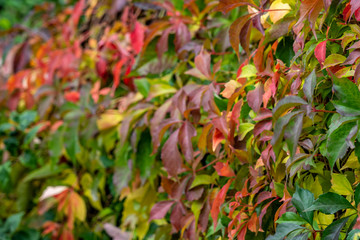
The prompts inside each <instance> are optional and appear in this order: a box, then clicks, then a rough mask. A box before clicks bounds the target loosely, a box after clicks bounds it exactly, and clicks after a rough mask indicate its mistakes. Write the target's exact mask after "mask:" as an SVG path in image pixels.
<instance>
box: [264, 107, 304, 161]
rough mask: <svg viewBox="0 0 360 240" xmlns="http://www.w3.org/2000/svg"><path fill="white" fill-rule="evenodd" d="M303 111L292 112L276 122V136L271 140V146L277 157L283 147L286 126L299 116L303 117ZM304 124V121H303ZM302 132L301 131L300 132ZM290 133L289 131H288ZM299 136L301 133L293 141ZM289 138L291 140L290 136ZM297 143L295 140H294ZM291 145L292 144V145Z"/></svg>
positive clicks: (296, 134) (297, 133)
mask: <svg viewBox="0 0 360 240" xmlns="http://www.w3.org/2000/svg"><path fill="white" fill-rule="evenodd" d="M301 113H302V112H301V111H296V112H291V113H288V114H286V115H285V116H283V117H280V118H279V119H278V120H277V121H276V122H275V127H274V136H273V138H272V140H271V144H272V146H273V149H274V152H275V155H276V156H277V155H278V154H279V151H280V149H281V146H282V140H283V136H284V133H285V128H286V126H287V125H288V124H289V123H290V121H291V120H292V119H293V118H295V117H296V116H297V115H299V114H300V115H301V117H302V116H303V115H302V114H301ZM301 122H302V121H301ZM299 131H300V132H301V129H300V130H299ZM288 132H289V131H288ZM288 135H289V134H288ZM298 135H299V132H298V131H297V132H296V133H295V134H294V137H293V138H292V139H295V137H296V136H298ZM288 137H289V138H291V136H288ZM294 141H295V140H294ZM290 144H291V143H290Z"/></svg>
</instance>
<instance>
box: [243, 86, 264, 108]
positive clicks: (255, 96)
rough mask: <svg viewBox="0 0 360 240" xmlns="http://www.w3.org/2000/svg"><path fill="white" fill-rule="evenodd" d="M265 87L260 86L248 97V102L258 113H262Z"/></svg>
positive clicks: (249, 93)
mask: <svg viewBox="0 0 360 240" xmlns="http://www.w3.org/2000/svg"><path fill="white" fill-rule="evenodd" d="M263 95H264V86H263V85H262V84H258V85H257V86H256V88H255V89H254V90H251V91H249V92H248V94H247V95H246V100H247V102H248V104H249V106H250V107H251V109H252V110H253V111H254V112H256V113H258V112H259V111H260V107H261V104H262V102H263Z"/></svg>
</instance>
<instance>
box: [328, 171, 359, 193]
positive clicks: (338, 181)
mask: <svg viewBox="0 0 360 240" xmlns="http://www.w3.org/2000/svg"><path fill="white" fill-rule="evenodd" d="M331 184H332V186H331V189H332V190H333V191H334V192H335V193H337V194H340V195H351V194H353V193H354V191H353V189H352V187H351V184H350V182H349V180H348V179H347V178H346V176H345V175H343V174H337V173H334V174H333V175H332V179H331Z"/></svg>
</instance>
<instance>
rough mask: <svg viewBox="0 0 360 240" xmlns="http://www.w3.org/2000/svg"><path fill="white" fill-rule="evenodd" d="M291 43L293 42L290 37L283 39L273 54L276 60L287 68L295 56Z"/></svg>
mask: <svg viewBox="0 0 360 240" xmlns="http://www.w3.org/2000/svg"><path fill="white" fill-rule="evenodd" d="M293 43H294V41H293V38H292V37H284V38H283V39H282V40H280V42H279V44H278V46H277V48H276V52H275V56H276V58H278V59H280V60H281V61H283V62H284V63H285V64H286V66H288V67H290V62H291V60H292V59H293V57H294V56H295V52H294V50H293Z"/></svg>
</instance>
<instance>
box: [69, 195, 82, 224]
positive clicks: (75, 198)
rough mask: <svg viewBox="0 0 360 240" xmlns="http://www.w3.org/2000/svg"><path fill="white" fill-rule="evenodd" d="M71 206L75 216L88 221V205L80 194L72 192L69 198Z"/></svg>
mask: <svg viewBox="0 0 360 240" xmlns="http://www.w3.org/2000/svg"><path fill="white" fill-rule="evenodd" d="M69 204H70V205H71V207H72V211H73V213H74V216H75V217H76V218H77V219H78V220H80V221H82V222H84V221H85V220H86V205H85V202H84V199H83V198H82V197H80V195H79V194H77V193H76V192H74V191H72V192H71V194H70V197H69Z"/></svg>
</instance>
